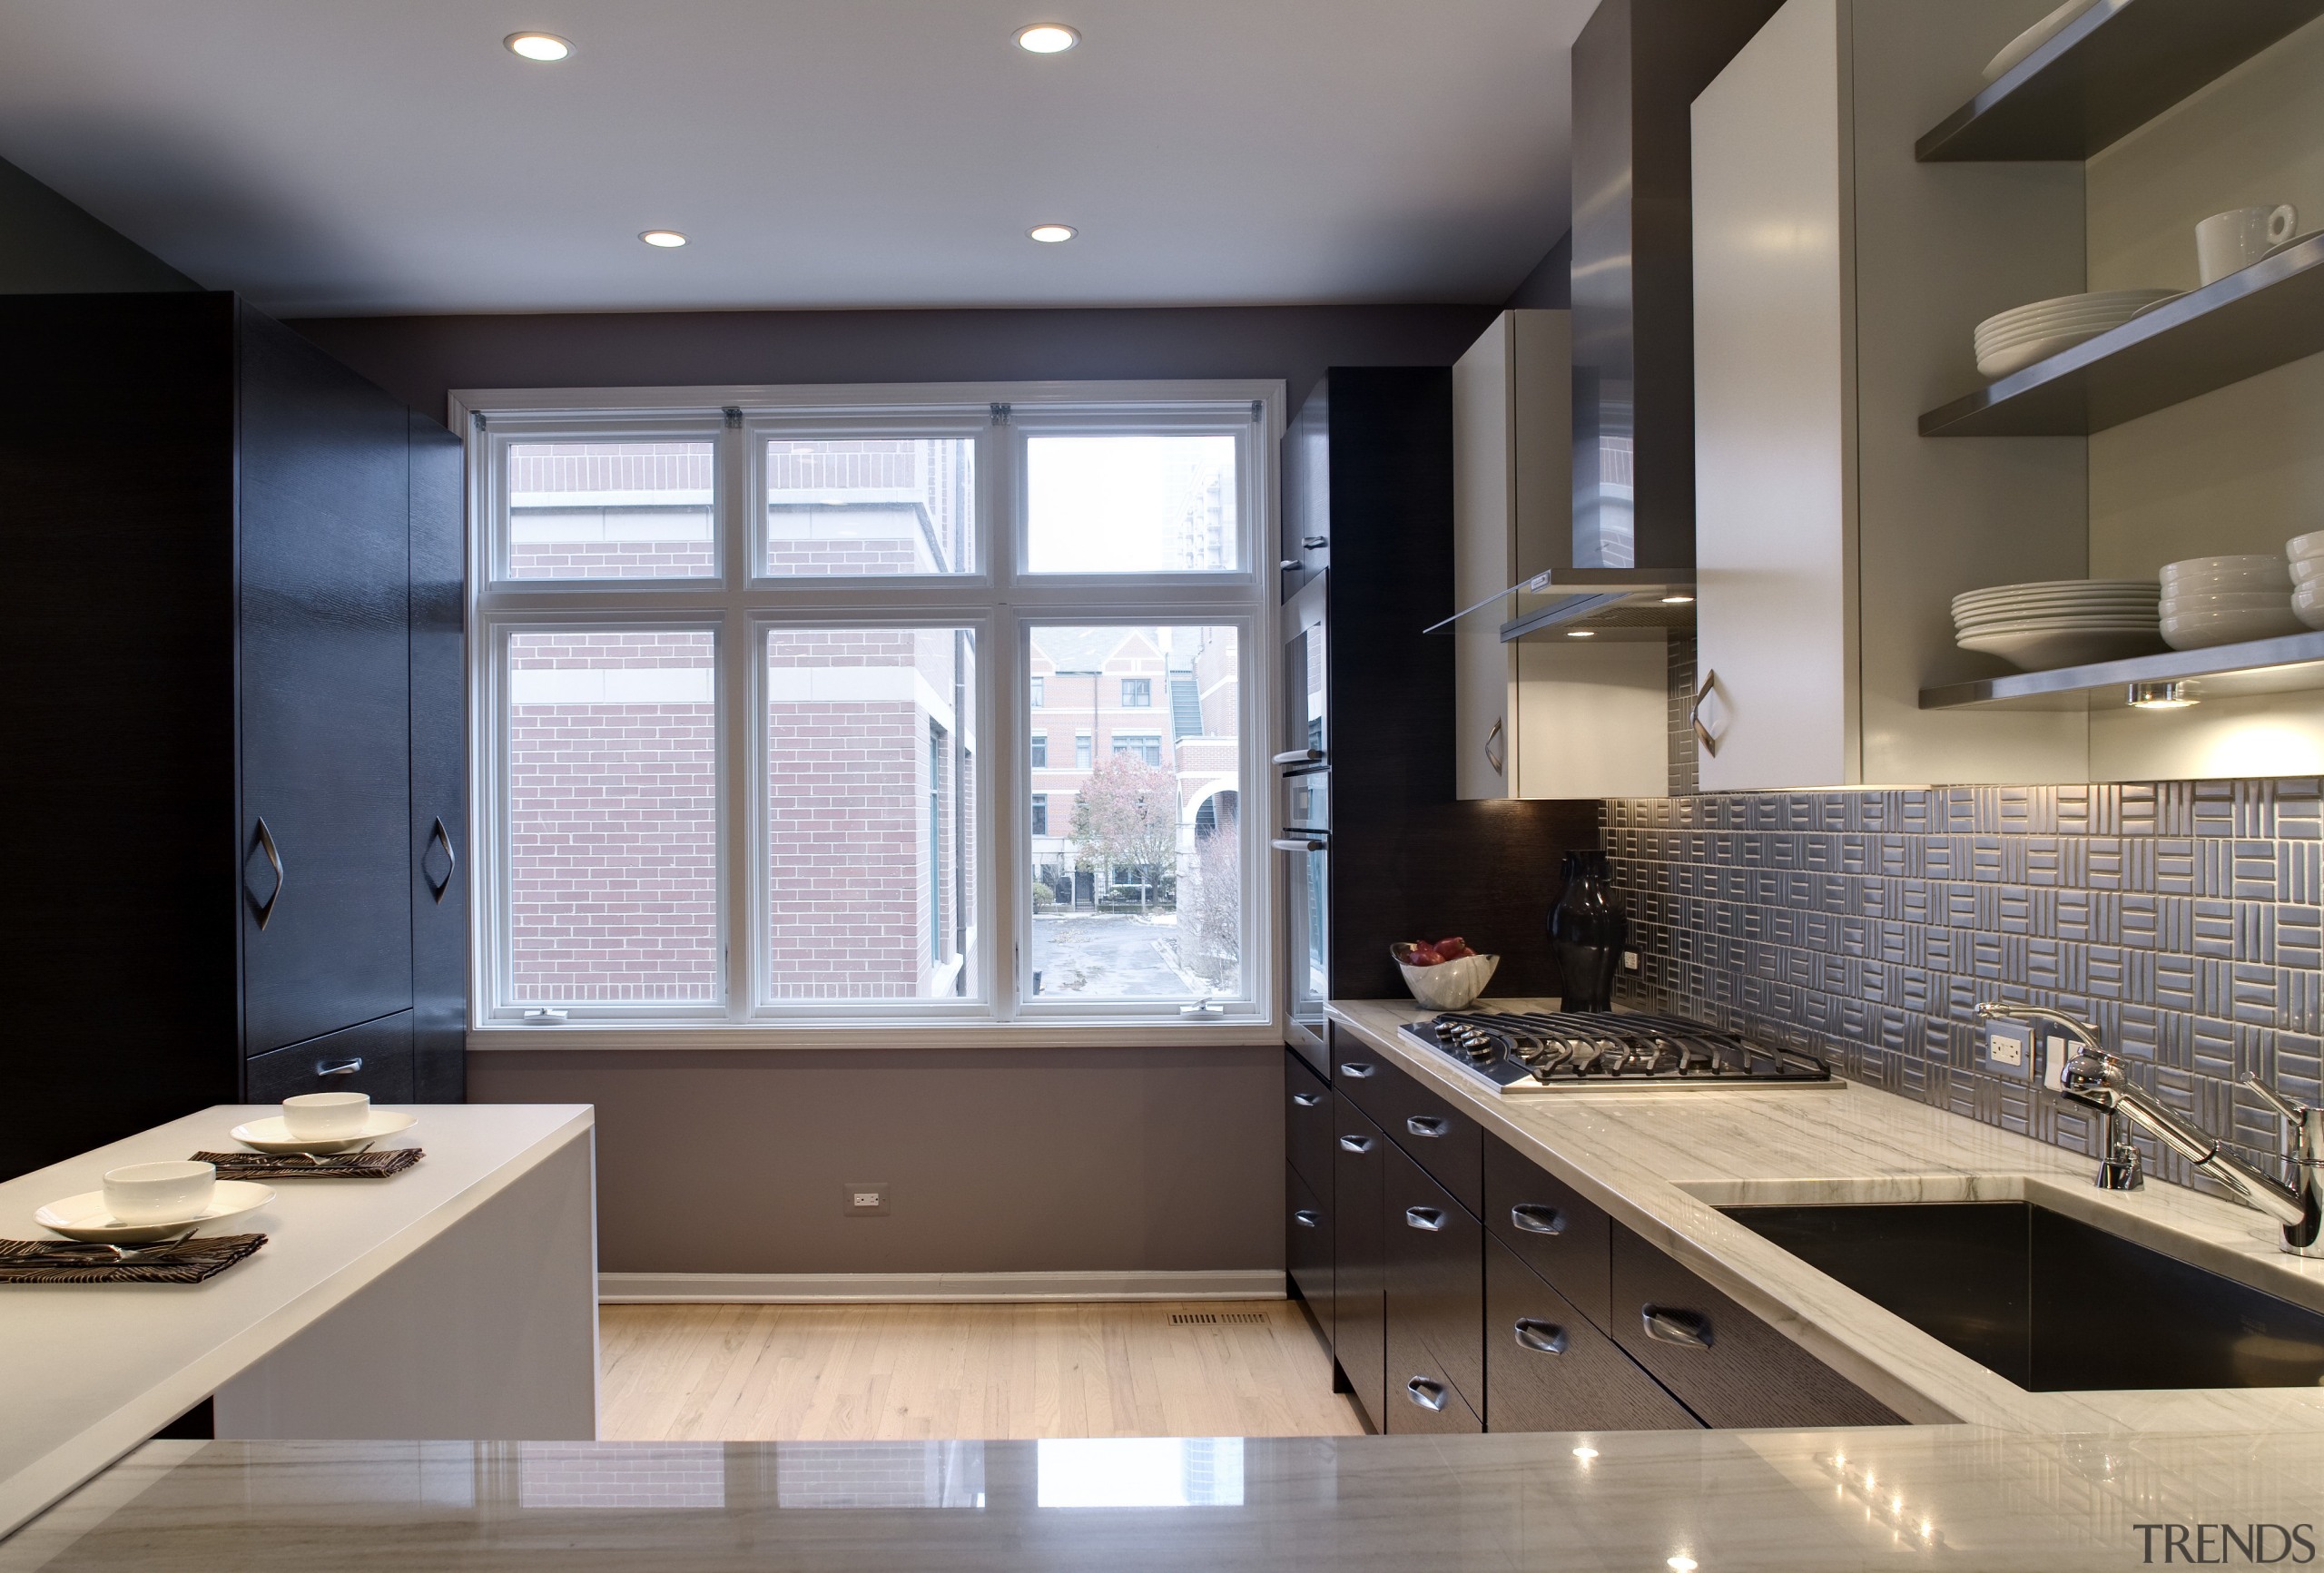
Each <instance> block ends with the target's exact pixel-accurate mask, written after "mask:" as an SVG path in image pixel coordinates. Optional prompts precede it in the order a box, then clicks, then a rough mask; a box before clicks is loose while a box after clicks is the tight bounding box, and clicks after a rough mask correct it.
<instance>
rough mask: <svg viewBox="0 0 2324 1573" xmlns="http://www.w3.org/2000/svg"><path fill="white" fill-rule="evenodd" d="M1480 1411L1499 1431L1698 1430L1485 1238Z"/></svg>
mask: <svg viewBox="0 0 2324 1573" xmlns="http://www.w3.org/2000/svg"><path fill="white" fill-rule="evenodd" d="M1600 1240H1601V1246H1602V1240H1603V1236H1600ZM1484 1404H1485V1419H1486V1421H1487V1423H1488V1424H1489V1425H1490V1426H1491V1427H1492V1430H1497V1431H1590V1430H1631V1431H1640V1430H1696V1429H1698V1428H1699V1427H1700V1426H1701V1425H1702V1421H1699V1420H1698V1419H1696V1418H1695V1416H1694V1414H1693V1413H1692V1412H1691V1411H1689V1410H1688V1408H1687V1406H1686V1405H1684V1404H1682V1403H1680V1402H1679V1401H1678V1400H1677V1399H1675V1398H1672V1397H1671V1396H1670V1395H1669V1392H1667V1391H1664V1390H1663V1387H1662V1384H1661V1383H1659V1382H1658V1381H1655V1380H1654V1378H1653V1377H1651V1376H1649V1375H1648V1374H1647V1371H1646V1370H1645V1368H1644V1367H1642V1366H1640V1364H1639V1363H1638V1362H1636V1361H1634V1360H1632V1359H1631V1358H1630V1356H1629V1355H1627V1354H1624V1353H1623V1352H1622V1351H1621V1348H1620V1345H1618V1344H1616V1343H1615V1342H1614V1341H1613V1340H1612V1339H1610V1338H1608V1337H1607V1336H1606V1335H1605V1334H1604V1333H1602V1332H1600V1331H1599V1330H1598V1329H1597V1328H1595V1327H1593V1326H1591V1325H1590V1321H1589V1319H1588V1318H1586V1317H1584V1316H1583V1315H1582V1314H1581V1312H1580V1311H1579V1310H1578V1309H1576V1307H1575V1306H1574V1304H1573V1303H1572V1302H1571V1301H1569V1300H1567V1299H1566V1298H1565V1296H1563V1295H1561V1294H1560V1293H1558V1292H1557V1291H1556V1290H1555V1289H1552V1288H1551V1287H1550V1285H1549V1284H1548V1283H1545V1282H1544V1281H1543V1280H1542V1278H1541V1275H1540V1274H1539V1273H1535V1272H1534V1271H1533V1270H1532V1269H1531V1267H1528V1266H1527V1265H1526V1264H1525V1263H1522V1262H1521V1261H1519V1260H1518V1259H1517V1257H1516V1256H1515V1255H1513V1254H1512V1253H1511V1252H1510V1249H1509V1247H1507V1246H1506V1245H1503V1244H1502V1243H1501V1242H1500V1241H1499V1240H1498V1239H1494V1238H1490V1237H1489V1238H1488V1239H1487V1240H1486V1242H1485V1398H1484Z"/></svg>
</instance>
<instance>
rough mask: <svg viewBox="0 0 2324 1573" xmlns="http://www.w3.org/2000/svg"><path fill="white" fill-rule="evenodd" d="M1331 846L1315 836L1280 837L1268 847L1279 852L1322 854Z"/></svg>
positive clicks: (1269, 843) (1270, 842)
mask: <svg viewBox="0 0 2324 1573" xmlns="http://www.w3.org/2000/svg"><path fill="white" fill-rule="evenodd" d="M1331 844H1332V843H1331V842H1329V841H1324V840H1321V839H1320V838H1318V837H1315V836H1300V837H1297V838H1295V839H1293V838H1286V837H1278V838H1276V839H1275V840H1273V841H1268V842H1267V845H1268V846H1270V847H1273V848H1274V849H1275V850H1276V851H1278V852H1320V851H1323V850H1325V849H1327V848H1328V847H1330V846H1331Z"/></svg>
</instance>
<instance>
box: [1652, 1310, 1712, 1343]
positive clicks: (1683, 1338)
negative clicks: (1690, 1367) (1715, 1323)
mask: <svg viewBox="0 0 2324 1573" xmlns="http://www.w3.org/2000/svg"><path fill="white" fill-rule="evenodd" d="M1638 1319H1639V1324H1640V1326H1641V1327H1643V1328H1644V1329H1645V1330H1646V1335H1647V1336H1648V1337H1649V1338H1651V1339H1653V1340H1654V1341H1655V1342H1658V1343H1677V1344H1683V1345H1685V1346H1686V1347H1687V1348H1689V1349H1709V1347H1710V1346H1711V1334H1710V1318H1709V1317H1708V1316H1705V1315H1704V1314H1703V1313H1702V1312H1699V1311H1681V1310H1679V1309H1678V1308H1677V1307H1675V1306H1668V1305H1656V1304H1654V1303H1651V1302H1649V1303H1647V1304H1644V1305H1641V1306H1640V1307H1639V1308H1638Z"/></svg>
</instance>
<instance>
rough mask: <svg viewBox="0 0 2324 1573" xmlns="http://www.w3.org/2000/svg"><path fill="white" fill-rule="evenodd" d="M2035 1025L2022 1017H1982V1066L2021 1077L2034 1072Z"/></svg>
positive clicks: (2006, 1074) (2005, 1074) (2028, 1075)
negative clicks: (2008, 1018) (2007, 1018)
mask: <svg viewBox="0 0 2324 1573" xmlns="http://www.w3.org/2000/svg"><path fill="white" fill-rule="evenodd" d="M2035 1057H2036V1056H2035V1052H2034V1036H2033V1027H2032V1026H2031V1025H2029V1024H2028V1023H2026V1022H2023V1021H2010V1020H2006V1019H2004V1018H2001V1017H1988V1018H1986V1020H1985V1042H1984V1061H1985V1068H1986V1069H1988V1070H1994V1071H1998V1072H2000V1073H2001V1074H2002V1075H2004V1076H2014V1077H2028V1078H2030V1077H2032V1076H2033V1062H2034V1059H2035Z"/></svg>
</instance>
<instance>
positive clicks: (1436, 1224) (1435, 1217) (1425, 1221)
mask: <svg viewBox="0 0 2324 1573" xmlns="http://www.w3.org/2000/svg"><path fill="white" fill-rule="evenodd" d="M1404 1227H1405V1228H1407V1229H1422V1230H1425V1231H1426V1232H1428V1233H1429V1234H1442V1233H1443V1229H1444V1209H1443V1208H1442V1207H1407V1208H1405V1209H1404Z"/></svg>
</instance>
